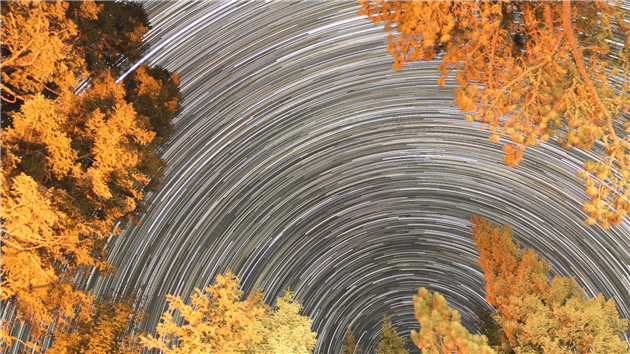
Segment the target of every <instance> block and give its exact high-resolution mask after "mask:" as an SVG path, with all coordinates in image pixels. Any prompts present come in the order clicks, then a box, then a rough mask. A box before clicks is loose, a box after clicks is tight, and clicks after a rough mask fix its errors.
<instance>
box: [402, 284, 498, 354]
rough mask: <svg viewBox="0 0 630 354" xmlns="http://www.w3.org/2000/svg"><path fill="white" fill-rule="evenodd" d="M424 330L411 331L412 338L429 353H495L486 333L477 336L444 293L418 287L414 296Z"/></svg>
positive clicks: (423, 351)
mask: <svg viewBox="0 0 630 354" xmlns="http://www.w3.org/2000/svg"><path fill="white" fill-rule="evenodd" d="M413 307H414V312H415V315H416V319H417V320H418V322H420V332H416V331H411V340H412V341H413V343H414V344H415V345H416V346H418V348H420V349H421V350H422V353H425V354H441V353H452V354H494V350H492V348H490V347H489V346H488V340H487V338H486V337H485V336H480V335H473V334H470V332H468V330H467V329H466V328H465V327H464V326H463V325H462V323H461V316H460V315H459V313H458V312H457V311H455V310H452V309H451V308H450V307H448V303H447V301H446V299H445V298H444V296H442V295H440V294H439V293H437V292H436V293H433V294H431V293H430V292H429V291H427V289H425V288H420V289H418V296H416V295H414V296H413Z"/></svg>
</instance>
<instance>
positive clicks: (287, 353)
mask: <svg viewBox="0 0 630 354" xmlns="http://www.w3.org/2000/svg"><path fill="white" fill-rule="evenodd" d="M294 295H295V294H294V293H293V292H291V291H289V290H287V291H285V293H284V296H282V297H279V298H278V299H277V304H276V305H277V307H278V308H277V310H276V311H273V312H269V310H268V307H266V308H265V309H266V310H267V311H266V312H264V313H263V315H262V316H258V317H257V321H258V323H257V331H258V333H260V334H261V335H262V338H263V340H262V342H260V343H253V344H252V345H250V346H248V348H247V353H252V354H254V353H256V354H309V353H312V352H313V349H314V348H315V345H316V344H317V339H316V337H317V333H315V332H312V331H311V322H312V321H311V320H310V319H309V318H308V317H307V316H303V315H300V314H299V312H300V310H301V309H302V305H300V304H299V303H298V302H297V301H295V300H294V299H293V297H294Z"/></svg>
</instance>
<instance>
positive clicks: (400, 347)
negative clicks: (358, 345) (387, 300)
mask: <svg viewBox="0 0 630 354" xmlns="http://www.w3.org/2000/svg"><path fill="white" fill-rule="evenodd" d="M396 330H397V328H396V327H394V326H392V320H391V319H390V318H389V316H387V315H385V314H383V317H381V332H380V333H379V334H378V337H379V338H380V340H379V342H378V345H377V347H376V350H375V351H374V353H376V354H409V350H407V349H405V342H406V340H405V338H402V337H399V336H398V334H397V333H396Z"/></svg>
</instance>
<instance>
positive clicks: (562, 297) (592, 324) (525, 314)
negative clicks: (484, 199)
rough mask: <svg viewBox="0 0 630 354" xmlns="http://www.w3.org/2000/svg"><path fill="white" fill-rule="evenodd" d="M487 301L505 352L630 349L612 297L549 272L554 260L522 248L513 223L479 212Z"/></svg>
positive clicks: (476, 223)
mask: <svg viewBox="0 0 630 354" xmlns="http://www.w3.org/2000/svg"><path fill="white" fill-rule="evenodd" d="M472 223H473V228H472V233H473V237H474V240H475V245H476V246H477V249H478V250H479V261H478V264H479V266H480V267H481V269H482V270H483V274H484V279H485V280H486V285H485V290H486V301H488V303H489V304H490V305H492V306H493V307H494V308H495V309H496V313H494V319H495V320H496V323H497V325H498V329H499V331H500V333H498V336H497V337H499V338H500V339H499V341H500V345H498V346H497V347H496V348H495V349H496V350H497V351H498V352H499V353H544V354H551V353H560V352H563V353H564V352H570V353H619V354H621V353H630V348H628V345H627V343H626V342H625V341H624V340H623V339H622V335H623V334H624V333H626V331H627V330H628V320H627V319H621V318H619V313H618V312H617V309H616V307H615V303H614V301H613V300H612V299H609V300H605V299H604V296H603V295H602V294H601V293H600V294H599V295H598V296H597V297H595V298H587V297H586V296H585V294H584V290H583V289H581V288H579V287H578V285H577V284H576V282H575V280H574V279H573V278H568V277H560V276H555V277H554V278H553V279H550V278H549V271H550V270H551V265H550V264H549V263H548V262H547V261H546V260H545V259H543V258H540V257H539V256H538V255H537V254H536V252H535V251H534V250H531V249H523V250H521V249H520V247H519V244H518V243H514V242H513V241H512V236H513V235H512V230H511V229H510V227H509V226H507V225H503V226H497V225H494V224H492V223H490V222H488V221H486V220H484V219H483V218H482V217H473V219H472Z"/></svg>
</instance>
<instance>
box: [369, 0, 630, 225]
mask: <svg viewBox="0 0 630 354" xmlns="http://www.w3.org/2000/svg"><path fill="white" fill-rule="evenodd" d="M359 3H360V4H361V5H362V9H361V11H360V14H363V15H367V17H368V19H370V20H371V21H373V22H374V23H379V22H385V30H390V29H392V28H394V27H395V28H396V30H397V31H398V34H396V35H394V34H390V35H389V43H388V45H387V50H388V51H389V52H390V53H391V54H392V56H393V57H394V64H393V68H394V69H396V70H399V69H401V68H402V66H403V65H404V64H405V63H407V62H412V61H417V60H427V61H429V60H432V59H434V58H435V57H436V56H439V58H440V59H441V63H440V64H439V65H438V70H439V71H440V73H441V75H440V77H439V78H438V81H437V83H438V85H444V84H445V79H446V78H447V77H448V76H449V75H450V74H451V73H456V76H455V81H456V82H457V84H458V87H456V88H455V94H456V95H457V98H456V99H455V103H456V104H457V105H458V106H459V108H460V110H461V111H462V112H464V113H466V114H467V119H468V120H478V121H482V122H483V123H484V126H486V127H487V128H489V130H490V132H491V134H490V140H491V141H493V142H497V143H498V142H501V141H502V140H503V141H508V143H506V144H505V145H504V146H503V151H504V152H505V157H504V159H503V160H504V161H505V163H506V164H508V165H509V166H511V167H515V166H517V165H518V163H519V162H520V161H521V160H522V158H523V151H524V150H525V148H526V147H527V146H534V145H537V144H539V143H540V142H544V141H548V140H549V139H551V138H552V137H553V136H555V135H556V134H558V132H564V135H563V136H562V137H560V138H559V139H558V143H559V144H560V145H561V146H563V147H566V148H568V147H577V148H582V149H590V148H591V147H593V146H594V144H595V142H596V141H598V140H599V141H601V143H603V144H604V146H605V148H606V149H605V154H604V155H603V156H602V157H601V158H600V160H599V161H597V162H595V161H586V162H585V163H584V164H583V166H582V167H583V169H584V171H580V172H579V173H578V176H579V177H581V178H582V179H584V181H585V183H586V194H587V195H588V197H589V198H590V199H589V200H587V201H585V202H584V205H583V211H584V212H585V213H586V214H587V215H588V218H587V219H586V220H585V221H586V223H587V224H589V225H592V224H595V223H599V224H600V225H601V226H602V227H608V226H609V225H610V224H618V223H620V222H621V220H623V219H624V218H626V217H627V216H628V213H629V212H630V202H628V200H630V186H629V185H628V181H630V138H629V135H628V133H630V120H628V115H627V113H628V110H629V109H630V60H629V58H630V56H629V53H630V22H628V18H630V17H629V15H628V11H627V8H626V9H624V8H623V7H622V2H621V1H613V2H612V3H610V2H606V1H587V2H579V1H570V0H564V1H562V2H560V1H499V2H497V1H490V0H482V1H381V0H375V1H365V0H360V1H359ZM622 132H624V133H625V136H624V135H620V134H621V133H622Z"/></svg>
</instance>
